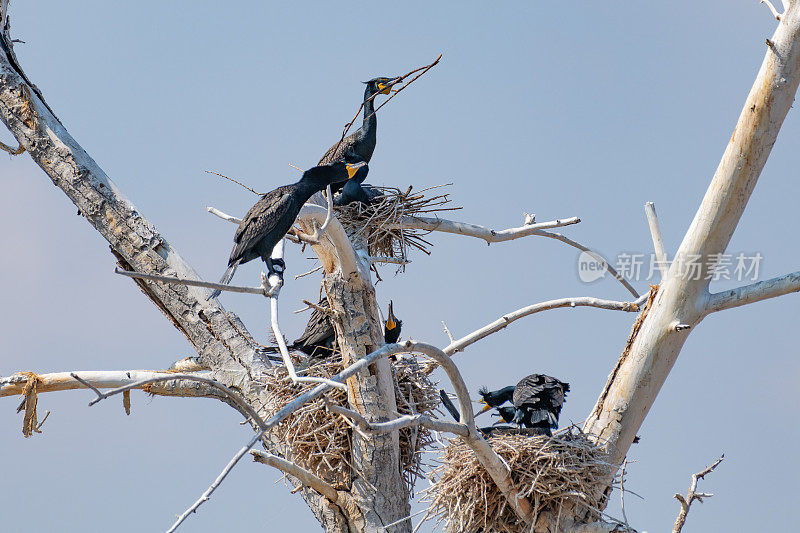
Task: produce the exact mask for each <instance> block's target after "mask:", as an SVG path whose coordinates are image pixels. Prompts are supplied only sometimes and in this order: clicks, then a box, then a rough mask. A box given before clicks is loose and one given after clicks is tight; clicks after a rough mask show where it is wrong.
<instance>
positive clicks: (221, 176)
mask: <svg viewBox="0 0 800 533" xmlns="http://www.w3.org/2000/svg"><path fill="white" fill-rule="evenodd" d="M206 174H214V175H216V176H219V177H220V178H225V179H226V180H229V181H232V182H234V183H236V184H237V185H241V186H242V187H244V188H245V189H247V190H248V191H250V192H251V193H253V194H256V195H258V196H263V195H264V193H261V192H257V191H255V190H253V189H251V188H250V187H248V186H247V185H245V184H244V183H242V182H241V181H236V180H235V179H233V178H229V177H228V176H225V175H224V174H220V173H219V172H214V171H213V170H206Z"/></svg>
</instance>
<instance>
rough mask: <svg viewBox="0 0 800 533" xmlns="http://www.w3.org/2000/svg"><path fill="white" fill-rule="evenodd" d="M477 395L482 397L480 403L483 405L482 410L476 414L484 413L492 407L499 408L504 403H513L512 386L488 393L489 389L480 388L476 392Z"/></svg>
mask: <svg viewBox="0 0 800 533" xmlns="http://www.w3.org/2000/svg"><path fill="white" fill-rule="evenodd" d="M478 394H480V395H481V397H482V399H481V403H482V404H483V409H481V410H480V411H478V414H481V413H485V412H486V411H488V410H489V409H491V408H492V407H499V406H501V405H503V404H504V403H506V402H510V401H513V400H514V386H513V385H510V386H508V387H503V388H502V389H500V390H496V391H489V389H487V388H486V387H481V388H480V390H478Z"/></svg>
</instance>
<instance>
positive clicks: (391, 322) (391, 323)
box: [386, 300, 397, 330]
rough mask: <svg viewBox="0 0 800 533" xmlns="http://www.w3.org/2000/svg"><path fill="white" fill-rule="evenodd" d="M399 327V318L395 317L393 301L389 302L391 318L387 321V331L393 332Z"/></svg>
mask: <svg viewBox="0 0 800 533" xmlns="http://www.w3.org/2000/svg"><path fill="white" fill-rule="evenodd" d="M396 327H397V317H396V316H394V309H393V308H392V301H391V300H389V317H388V318H387V319H386V329H388V330H392V329H394V328H396Z"/></svg>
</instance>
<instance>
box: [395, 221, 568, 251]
mask: <svg viewBox="0 0 800 533" xmlns="http://www.w3.org/2000/svg"><path fill="white" fill-rule="evenodd" d="M580 221H581V219H579V218H578V217H572V218H565V219H561V220H553V221H550V222H540V223H538V224H526V225H524V226H522V227H519V228H509V229H502V230H493V229H491V228H487V227H484V226H478V225H477V224H469V223H467V222H456V221H453V220H447V219H444V218H430V217H404V218H403V219H402V220H401V221H400V222H399V223H397V224H393V225H391V226H390V227H392V228H396V229H404V230H406V229H420V230H428V231H441V232H444V233H455V234H456V235H464V236H466V237H476V238H478V239H483V240H484V241H486V242H487V243H489V244H491V243H493V242H504V241H510V240H514V239H520V238H522V237H527V236H529V235H536V232H537V231H540V230H544V229H551V228H559V227H561V226H569V225H572V224H577V223H579V222H580Z"/></svg>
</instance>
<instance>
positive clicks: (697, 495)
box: [672, 453, 725, 533]
mask: <svg viewBox="0 0 800 533" xmlns="http://www.w3.org/2000/svg"><path fill="white" fill-rule="evenodd" d="M724 459H725V454H724V453H723V454H722V456H720V458H719V459H717V460H716V461H714V463H713V464H712V465H711V466H709V467H707V468H705V469H704V470H702V471H700V472H698V473H696V474H692V482H691V484H690V485H689V492H687V493H686V497H685V498H684V497H683V496H681V495H680V494H677V493H676V494H675V499H676V500H678V501H679V502H680V503H681V510H680V512H679V513H678V518H676V519H675V525H674V526H673V527H672V533H680V532H681V529H683V525H684V524H685V523H686V515H688V514H689V508H690V507H691V506H692V503H693V502H694V501H695V500H696V501H699V502H700V503H703V498H710V497H711V496H713V494H710V493H707V492H697V481H698V480H700V479H703V478H704V477H706V476H707V475H708V474H710V473H711V472H713V471H714V469H715V468H717V466H719V464H720V463H721V462H722V461H723V460H724Z"/></svg>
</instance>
